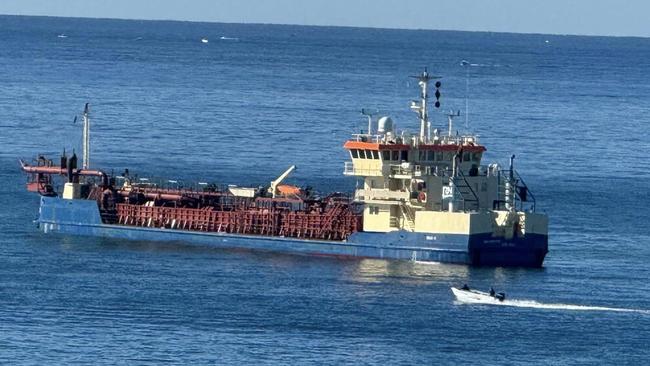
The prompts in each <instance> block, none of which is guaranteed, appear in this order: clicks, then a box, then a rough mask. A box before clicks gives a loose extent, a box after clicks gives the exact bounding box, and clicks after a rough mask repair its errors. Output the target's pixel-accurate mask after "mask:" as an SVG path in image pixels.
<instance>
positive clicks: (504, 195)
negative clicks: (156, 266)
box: [20, 70, 548, 267]
mask: <svg viewBox="0 0 650 366" xmlns="http://www.w3.org/2000/svg"><path fill="white" fill-rule="evenodd" d="M415 78H416V79H417V81H418V85H419V86H420V88H421V98H420V99H419V100H417V101H412V102H411V105H410V108H411V109H412V110H413V111H415V112H416V113H417V114H418V117H419V121H420V130H419V134H409V133H408V132H406V131H398V130H397V129H396V126H395V124H394V123H393V121H392V119H391V118H390V117H381V118H375V116H374V115H373V114H372V113H365V114H366V116H367V118H368V128H367V130H366V131H365V132H362V133H359V134H355V135H352V138H351V139H349V140H348V141H346V142H345V143H344V148H345V149H346V150H347V151H348V152H349V156H350V161H349V162H346V163H345V164H344V174H345V175H346V176H350V177H355V178H356V179H357V180H358V182H359V183H362V184H358V189H356V190H355V191H354V193H353V194H343V193H332V194H329V195H325V196H319V195H317V194H314V193H313V192H311V191H310V190H308V189H301V188H299V187H296V186H291V185H288V184H284V183H283V182H284V180H285V179H286V178H287V176H288V175H289V174H291V172H292V171H293V170H294V169H295V167H293V166H292V167H290V168H289V169H288V170H287V171H285V173H284V174H282V175H281V176H280V177H278V178H277V179H275V180H273V181H272V182H270V184H269V185H268V186H265V187H253V188H248V187H238V186H217V185H210V184H206V183H201V184H199V185H197V186H196V187H194V188H192V189H190V188H181V187H178V185H177V184H176V185H174V184H173V183H175V182H174V181H167V184H166V185H164V184H160V183H154V182H151V181H149V180H147V179H143V178H137V177H135V176H133V175H131V174H129V172H128V171H125V172H124V173H123V174H121V175H111V174H107V173H106V172H104V171H102V170H98V169H91V168H90V118H89V108H88V105H86V108H85V110H84V114H83V148H82V150H83V156H82V161H81V164H78V158H77V156H76V154H75V153H73V154H72V156H70V157H68V156H67V155H66V154H65V152H64V153H63V155H62V156H61V157H60V160H59V161H58V162H54V161H53V160H51V159H48V158H47V157H44V156H39V157H38V158H37V159H35V161H34V162H32V163H31V164H28V163H26V162H24V161H22V160H21V161H20V163H21V167H22V170H23V171H24V172H25V173H27V174H28V176H29V180H28V183H27V188H28V190H29V191H32V192H37V193H39V194H40V195H41V198H40V210H39V218H38V225H39V227H40V229H41V230H42V231H44V232H45V233H61V234H71V235H87V236H101V237H110V238H121V239H133V240H151V241H158V242H164V241H178V242H184V243H188V244H197V245H204V246H211V247H219V248H245V249H253V250H266V251H276V252H287V253H296V254H308V255H331V256H345V257H364V258H384V259H397V260H415V261H433V262H446V263H463V264H470V265H484V266H523V267H540V266H541V265H542V264H543V261H544V258H545V256H546V254H547V252H548V220H547V217H546V215H544V214H541V213H537V212H536V202H535V198H534V196H533V194H532V192H531V191H530V189H529V188H528V186H527V185H526V184H525V183H524V181H523V179H522V178H521V176H520V175H519V174H518V173H517V171H516V170H515V169H514V166H513V164H514V156H512V157H511V158H510V164H509V166H508V167H507V168H502V167H501V166H499V165H498V164H490V165H482V164H481V160H482V157H483V153H484V152H485V151H486V148H485V147H484V146H483V145H481V144H480V143H479V139H478V137H477V136H475V135H460V134H458V133H457V132H455V131H454V130H453V119H454V117H455V116H456V115H457V114H451V113H450V114H449V115H448V116H447V117H448V121H447V122H448V128H447V131H445V132H440V131H439V130H438V129H433V131H432V130H431V122H430V120H429V113H428V104H429V94H428V93H429V91H428V87H429V83H430V81H431V80H432V79H434V77H433V76H431V75H430V74H429V73H428V72H427V71H426V70H425V71H424V72H423V73H421V74H419V75H417V76H415ZM435 88H436V91H435V94H434V96H435V98H436V101H435V104H434V106H435V107H439V106H440V103H439V101H438V99H439V98H440V90H439V88H440V82H439V81H437V82H436V83H435ZM57 163H58V164H57ZM61 186H62V189H60V187H61ZM57 188H59V189H57ZM59 190H61V192H59Z"/></svg>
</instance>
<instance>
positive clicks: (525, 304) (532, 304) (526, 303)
mask: <svg viewBox="0 0 650 366" xmlns="http://www.w3.org/2000/svg"><path fill="white" fill-rule="evenodd" d="M456 303H457V304H483V305H499V306H512V307H518V308H533V309H549V310H573V311H613V312H620V313H639V314H650V310H643V309H627V308H611V307H606V306H588V305H572V304H544V303H540V302H537V301H532V300H504V301H490V300H478V299H472V300H464V301H462V300H456Z"/></svg>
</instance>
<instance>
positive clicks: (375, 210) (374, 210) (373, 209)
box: [368, 206, 379, 215]
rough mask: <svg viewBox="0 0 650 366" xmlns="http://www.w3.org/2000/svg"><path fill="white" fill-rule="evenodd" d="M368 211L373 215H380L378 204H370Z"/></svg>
mask: <svg viewBox="0 0 650 366" xmlns="http://www.w3.org/2000/svg"><path fill="white" fill-rule="evenodd" d="M368 213H369V214H371V215H379V207H377V206H368Z"/></svg>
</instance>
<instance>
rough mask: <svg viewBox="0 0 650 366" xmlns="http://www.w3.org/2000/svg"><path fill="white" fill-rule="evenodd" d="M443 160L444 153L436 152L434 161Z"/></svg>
mask: <svg viewBox="0 0 650 366" xmlns="http://www.w3.org/2000/svg"><path fill="white" fill-rule="evenodd" d="M443 160H445V154H444V153H442V152H437V153H436V161H443Z"/></svg>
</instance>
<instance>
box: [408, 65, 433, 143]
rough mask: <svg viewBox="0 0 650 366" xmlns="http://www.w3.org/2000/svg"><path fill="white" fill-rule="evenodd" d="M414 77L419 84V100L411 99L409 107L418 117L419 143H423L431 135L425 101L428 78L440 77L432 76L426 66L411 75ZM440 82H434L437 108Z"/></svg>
mask: <svg viewBox="0 0 650 366" xmlns="http://www.w3.org/2000/svg"><path fill="white" fill-rule="evenodd" d="M411 77H412V78H414V79H417V80H418V85H419V86H420V89H421V90H422V91H421V94H420V102H419V103H418V101H415V100H414V101H411V109H412V110H413V111H414V112H416V113H417V114H418V117H419V118H420V143H424V142H426V141H428V140H429V139H430V138H431V136H430V134H431V122H430V121H429V113H428V110H427V101H428V100H429V93H428V88H429V80H433V79H440V77H439V76H433V75H431V74H429V72H428V71H427V69H426V68H424V71H423V72H422V73H421V74H420V75H417V76H411ZM439 88H440V82H439V81H438V82H436V94H435V96H436V104H435V107H436V108H439V107H440V101H439V99H440V90H438V89H439Z"/></svg>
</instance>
